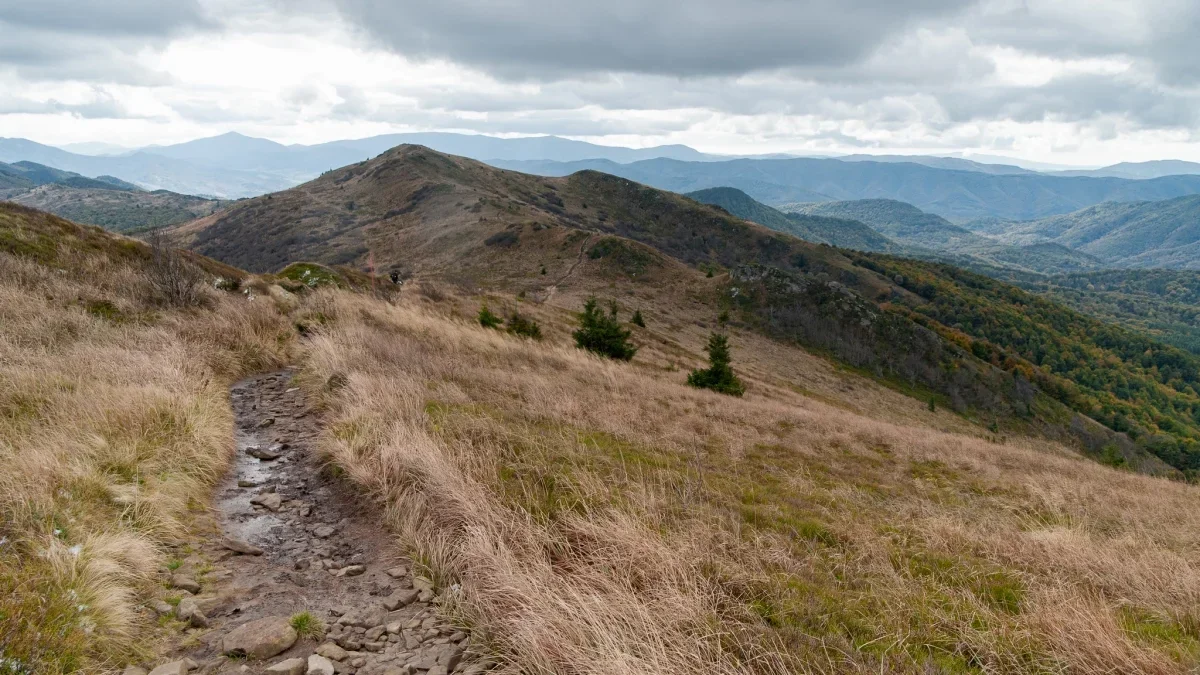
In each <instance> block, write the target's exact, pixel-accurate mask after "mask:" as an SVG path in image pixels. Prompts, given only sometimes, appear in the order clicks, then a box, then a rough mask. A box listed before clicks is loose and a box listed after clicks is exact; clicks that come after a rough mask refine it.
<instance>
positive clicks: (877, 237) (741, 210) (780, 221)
mask: <svg viewBox="0 0 1200 675" xmlns="http://www.w3.org/2000/svg"><path fill="white" fill-rule="evenodd" d="M685 196H686V197H689V198H691V199H695V200H696V201H698V202H700V203H702V204H710V205H712V206H719V207H721V208H722V209H724V210H726V211H728V212H729V213H730V214H732V215H735V216H737V217H738V218H744V219H746V220H749V221H751V222H755V223H758V224H759V225H762V226H764V227H768V228H770V229H772V230H775V231H777V232H786V233H788V234H791V235H795V236H797V237H799V238H801V239H803V240H805V241H811V242H813V243H814V244H829V245H830V246H838V247H840V248H852V249H856V250H859V251H885V252H895V253H898V252H901V251H902V250H903V248H904V247H902V246H900V245H898V244H897V243H896V242H894V241H892V240H890V239H888V238H887V237H885V236H883V235H881V234H879V233H878V232H876V231H875V230H872V229H871V228H869V227H867V226H865V225H863V224H862V223H860V222H858V221H856V220H853V219H847V218H830V217H824V216H815V215H808V214H803V213H784V212H782V211H780V210H778V209H773V208H771V207H769V206H767V205H765V204H763V203H761V202H758V201H755V200H754V199H752V198H751V197H750V195H747V194H746V193H745V192H742V191H741V190H738V189H737V188H709V189H707V190H698V191H696V192H689V193H687V194H686V195H685Z"/></svg>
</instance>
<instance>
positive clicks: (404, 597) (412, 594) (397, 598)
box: [383, 588, 420, 612]
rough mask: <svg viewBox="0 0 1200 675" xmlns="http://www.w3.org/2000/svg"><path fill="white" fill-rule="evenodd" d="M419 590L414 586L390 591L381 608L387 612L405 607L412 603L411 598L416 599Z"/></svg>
mask: <svg viewBox="0 0 1200 675" xmlns="http://www.w3.org/2000/svg"><path fill="white" fill-rule="evenodd" d="M419 594H420V591H418V590H416V589H415V588H410V589H408V590H401V591H396V592H395V593H392V594H391V595H389V596H388V597H387V598H385V599H384V601H383V608H384V609H386V610H387V611H389V612H394V611H396V610H397V609H400V608H401V607H407V606H409V605H411V604H412V602H413V600H416V599H417V595H419Z"/></svg>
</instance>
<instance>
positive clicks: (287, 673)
mask: <svg viewBox="0 0 1200 675" xmlns="http://www.w3.org/2000/svg"><path fill="white" fill-rule="evenodd" d="M307 671H308V662H306V661H305V660H304V659H288V660H286V661H280V662H279V663H276V664H275V665H273V666H271V667H269V668H267V671H266V672H267V673H269V674H270V675H305V673H306V672H307Z"/></svg>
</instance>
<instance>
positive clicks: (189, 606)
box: [175, 598, 200, 621]
mask: <svg viewBox="0 0 1200 675" xmlns="http://www.w3.org/2000/svg"><path fill="white" fill-rule="evenodd" d="M198 611H200V609H199V607H197V606H196V601H195V600H193V599H191V598H184V599H182V600H180V601H179V604H178V605H175V618H177V619H179V620H180V621H190V620H191V619H192V614H195V613H196V612H198Z"/></svg>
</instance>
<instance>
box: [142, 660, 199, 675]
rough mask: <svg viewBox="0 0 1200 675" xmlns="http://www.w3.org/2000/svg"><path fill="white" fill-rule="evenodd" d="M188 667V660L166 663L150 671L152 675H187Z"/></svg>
mask: <svg viewBox="0 0 1200 675" xmlns="http://www.w3.org/2000/svg"><path fill="white" fill-rule="evenodd" d="M188 665H189V664H188V662H187V660H186V659H184V660H180V661H172V662H170V663H164V664H162V665H161V666H159V667H157V668H155V669H154V670H152V671H150V675H187V672H188Z"/></svg>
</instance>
